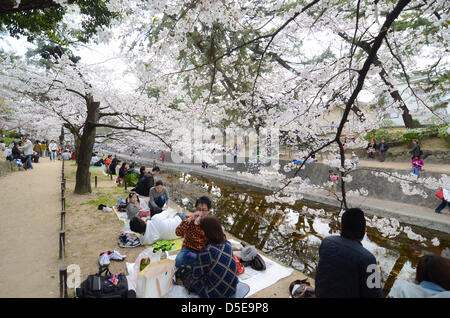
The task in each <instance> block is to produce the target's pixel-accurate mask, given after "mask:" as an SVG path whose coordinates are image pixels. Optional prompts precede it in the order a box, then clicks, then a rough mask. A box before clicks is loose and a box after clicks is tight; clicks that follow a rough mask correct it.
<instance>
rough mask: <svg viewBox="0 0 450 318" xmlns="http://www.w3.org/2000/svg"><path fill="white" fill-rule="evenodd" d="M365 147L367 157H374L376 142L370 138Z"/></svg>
mask: <svg viewBox="0 0 450 318" xmlns="http://www.w3.org/2000/svg"><path fill="white" fill-rule="evenodd" d="M366 149H367V157H369V158H375V154H376V153H377V144H376V143H375V140H374V139H372V140H371V141H370V142H369V144H368V145H367V148H366Z"/></svg>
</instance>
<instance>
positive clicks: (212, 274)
mask: <svg viewBox="0 0 450 318" xmlns="http://www.w3.org/2000/svg"><path fill="white" fill-rule="evenodd" d="M198 259H199V264H198V265H195V266H194V268H193V272H194V275H193V277H194V279H195V283H194V285H193V286H192V287H193V290H194V291H195V292H196V293H197V294H198V295H199V296H200V297H201V298H219V297H221V298H222V297H232V296H233V295H234V294H235V293H236V287H237V284H238V282H239V279H238V276H237V266H236V261H235V259H234V257H233V251H232V249H231V243H230V242H229V241H226V242H225V243H224V244H211V245H208V246H206V247H205V248H204V249H202V250H201V251H200V253H199V254H198Z"/></svg>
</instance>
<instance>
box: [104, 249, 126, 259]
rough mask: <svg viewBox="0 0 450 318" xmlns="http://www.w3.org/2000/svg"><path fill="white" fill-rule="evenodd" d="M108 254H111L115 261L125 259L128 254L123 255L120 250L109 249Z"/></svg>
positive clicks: (110, 256) (110, 257)
mask: <svg viewBox="0 0 450 318" xmlns="http://www.w3.org/2000/svg"><path fill="white" fill-rule="evenodd" d="M108 255H109V259H110V260H113V261H123V260H124V259H125V258H126V257H127V256H126V255H121V254H120V253H119V252H117V251H114V252H112V251H108Z"/></svg>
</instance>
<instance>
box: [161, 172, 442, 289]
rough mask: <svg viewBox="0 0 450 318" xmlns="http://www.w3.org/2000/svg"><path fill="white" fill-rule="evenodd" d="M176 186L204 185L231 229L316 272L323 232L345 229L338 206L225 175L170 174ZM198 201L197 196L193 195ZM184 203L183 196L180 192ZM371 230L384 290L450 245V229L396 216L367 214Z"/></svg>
mask: <svg viewBox="0 0 450 318" xmlns="http://www.w3.org/2000/svg"><path fill="white" fill-rule="evenodd" d="M168 180H169V182H173V184H172V186H175V187H176V186H179V185H180V184H181V185H182V186H189V187H199V188H201V189H203V190H205V191H207V192H208V193H209V194H210V197H211V198H212V199H213V201H214V211H215V214H216V215H217V216H218V217H219V219H220V220H221V222H222V225H223V227H224V229H225V230H226V231H228V232H229V233H231V234H233V235H234V236H236V237H237V238H239V239H242V240H245V241H246V242H248V243H250V244H252V245H254V246H256V247H257V248H258V249H260V250H262V251H263V252H265V253H267V254H268V255H270V256H272V257H273V258H275V259H277V260H279V261H282V262H283V263H285V264H287V265H289V266H291V267H293V268H295V269H297V270H299V271H301V272H303V273H304V274H306V275H308V276H310V277H314V275H315V270H316V267H317V263H318V249H319V246H320V243H321V241H322V240H323V238H325V237H326V236H329V235H339V220H340V216H339V211H338V209H337V208H334V207H330V206H326V205H323V204H317V203H314V202H305V201H302V202H297V203H296V204H295V205H287V204H276V203H267V202H266V200H265V199H264V197H265V196H266V195H268V194H269V193H268V192H265V191H263V190H261V189H258V188H249V187H247V186H245V187H244V186H239V185H236V184H231V183H225V182H222V181H219V180H214V181H212V180H208V179H206V178H204V177H195V176H192V175H189V174H177V175H173V176H169V178H168ZM177 184H178V185H177ZM189 199H190V201H192V202H195V199H196V198H194V197H192V198H189ZM175 200H176V201H179V202H178V203H181V200H182V198H175ZM366 220H367V235H366V236H365V237H364V239H363V241H362V244H363V246H364V247H365V248H367V249H368V250H369V251H370V252H371V253H373V254H374V256H375V257H376V259H377V261H378V264H379V266H380V269H381V273H382V284H383V286H384V290H383V292H384V294H385V295H387V293H388V292H389V291H390V289H391V287H392V285H393V283H394V282H395V280H396V279H398V278H402V279H407V280H414V277H415V268H416V266H417V261H418V258H419V257H420V256H422V255H424V254H427V253H434V254H438V255H440V254H441V252H442V250H443V249H444V248H446V247H448V246H450V235H447V234H445V233H440V232H436V231H431V230H426V229H423V228H418V227H415V226H408V225H405V224H401V223H399V222H398V221H397V220H395V219H387V218H380V217H374V216H370V215H367V216H366Z"/></svg>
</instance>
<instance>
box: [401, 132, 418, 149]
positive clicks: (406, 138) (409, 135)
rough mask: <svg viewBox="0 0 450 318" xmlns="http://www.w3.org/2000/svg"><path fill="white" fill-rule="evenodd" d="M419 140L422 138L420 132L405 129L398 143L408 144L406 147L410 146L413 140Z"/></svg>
mask: <svg viewBox="0 0 450 318" xmlns="http://www.w3.org/2000/svg"><path fill="white" fill-rule="evenodd" d="M420 138H422V131H420V130H418V129H407V130H406V131H405V132H404V133H403V135H402V137H401V139H400V141H401V142H402V143H405V144H408V145H412V141H413V140H414V139H420Z"/></svg>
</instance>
